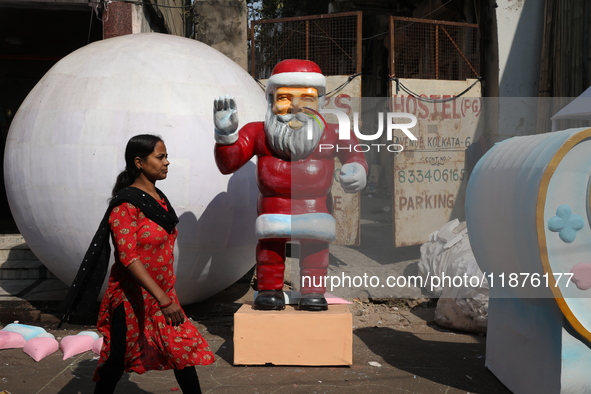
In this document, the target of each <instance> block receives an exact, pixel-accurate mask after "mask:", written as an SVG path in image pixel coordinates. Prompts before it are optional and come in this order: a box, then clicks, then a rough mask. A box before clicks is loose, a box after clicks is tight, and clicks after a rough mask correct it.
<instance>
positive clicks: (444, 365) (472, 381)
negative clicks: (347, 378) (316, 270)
mask: <svg viewBox="0 0 591 394" xmlns="http://www.w3.org/2000/svg"><path fill="white" fill-rule="evenodd" d="M354 334H355V335H356V336H357V337H359V339H361V340H362V341H363V342H364V343H365V344H366V346H367V347H368V348H369V350H371V351H372V352H373V353H374V354H376V355H378V356H380V357H381V358H382V359H383V360H384V361H385V362H386V363H388V364H390V365H391V366H393V367H395V368H397V369H400V370H403V371H406V372H409V373H411V374H413V375H415V376H416V377H422V378H424V379H427V380H430V381H433V382H436V383H440V384H443V385H446V386H450V387H454V388H456V389H458V390H462V391H467V392H476V393H510V391H508V390H507V389H506V388H505V387H504V386H503V384H502V383H501V382H499V381H498V380H496V378H494V379H491V376H492V373H491V372H490V371H489V370H488V369H486V367H485V366H484V360H485V359H484V354H485V349H486V337H474V338H475V342H474V343H462V342H458V341H459V340H460V339H456V341H454V337H453V333H450V335H451V337H450V341H449V342H447V341H440V340H439V341H438V340H431V339H423V338H421V337H419V336H417V335H416V334H414V333H410V332H405V331H399V330H395V329H393V328H390V327H367V328H360V329H357V330H355V331H354ZM426 335H432V334H426ZM462 371H470V375H466V374H465V373H464V372H462Z"/></svg>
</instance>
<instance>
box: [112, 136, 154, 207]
mask: <svg viewBox="0 0 591 394" xmlns="http://www.w3.org/2000/svg"><path fill="white" fill-rule="evenodd" d="M160 141H162V138H160V137H158V136H157V135H152V134H139V135H136V136H133V137H131V138H130V139H129V141H128V142H127V146H126V147H125V170H123V171H122V172H121V173H120V174H119V175H118V176H117V181H116V182H115V187H113V192H112V193H111V196H112V197H115V195H116V194H117V192H118V191H119V190H121V189H123V188H124V187H127V186H130V185H131V184H132V183H133V182H135V180H136V179H137V177H139V176H140V173H141V171H140V170H139V169H138V168H137V167H136V166H135V158H136V157H140V158H142V159H145V158H146V157H148V156H149V155H150V154H151V153H152V152H154V149H156V144H158V142H160ZM162 142H164V141H162Z"/></svg>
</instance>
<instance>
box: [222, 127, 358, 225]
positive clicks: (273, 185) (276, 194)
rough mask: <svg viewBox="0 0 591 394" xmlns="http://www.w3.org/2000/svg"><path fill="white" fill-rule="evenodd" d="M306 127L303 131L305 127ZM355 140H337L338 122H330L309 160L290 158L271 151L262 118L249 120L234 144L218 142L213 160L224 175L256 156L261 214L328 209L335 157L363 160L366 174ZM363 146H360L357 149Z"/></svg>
mask: <svg viewBox="0 0 591 394" xmlns="http://www.w3.org/2000/svg"><path fill="white" fill-rule="evenodd" d="M302 132H305V131H302ZM356 145H357V140H356V139H355V137H354V136H353V137H352V139H351V140H339V136H338V132H337V127H336V125H332V124H328V125H327V126H326V128H325V130H324V133H323V135H322V137H321V139H320V142H319V143H318V146H317V147H316V149H315V150H314V151H313V152H312V153H311V154H310V155H309V156H308V157H307V158H305V159H303V160H299V161H293V162H292V161H287V160H284V159H281V158H279V157H277V156H276V155H274V154H273V151H272V150H271V148H270V147H269V144H268V143H267V136H266V135H265V130H264V123H263V122H252V123H248V124H247V125H245V126H244V127H242V129H240V132H239V137H238V140H237V141H236V142H235V143H233V144H231V145H222V144H219V143H217V144H216V145H215V160H216V163H217V166H218V168H219V169H220V171H221V172H222V173H223V174H231V173H233V172H235V171H237V170H238V169H240V167H242V166H243V165H244V164H246V163H247V162H248V161H249V160H250V159H251V158H252V157H253V156H255V155H256V156H258V164H257V185H258V187H259V191H260V194H259V200H258V214H259V215H263V214H291V215H294V214H295V215H299V214H307V213H330V209H329V207H330V206H331V204H332V202H331V201H328V199H327V197H328V196H329V193H330V190H331V186H332V181H333V179H334V172H335V166H334V158H335V157H338V159H339V160H340V162H341V164H347V163H359V164H361V165H362V166H363V167H364V168H365V171H366V173H367V162H366V160H365V157H364V155H363V153H361V152H357V151H356V150H355V146H356ZM358 150H359V149H358Z"/></svg>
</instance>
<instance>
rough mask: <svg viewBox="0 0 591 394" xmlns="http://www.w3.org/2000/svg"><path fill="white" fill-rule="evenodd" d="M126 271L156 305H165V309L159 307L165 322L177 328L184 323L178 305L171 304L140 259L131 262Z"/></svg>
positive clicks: (183, 317)
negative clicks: (156, 302) (154, 300)
mask: <svg viewBox="0 0 591 394" xmlns="http://www.w3.org/2000/svg"><path fill="white" fill-rule="evenodd" d="M127 269H128V270H129V272H130V273H131V275H132V276H133V277H134V278H135V280H137V281H138V283H139V284H140V285H141V286H142V287H143V288H144V289H146V291H147V292H148V293H150V294H151V295H152V297H154V298H155V299H156V301H158V305H165V307H160V309H161V310H162V313H163V314H164V317H165V318H166V321H167V322H169V323H171V324H172V325H173V326H178V325H179V324H181V323H183V322H184V321H185V316H184V314H183V310H182V308H181V307H180V305H179V304H177V303H175V302H172V300H171V299H170V297H168V295H166V293H165V292H164V290H162V288H160V286H158V284H157V283H156V282H155V281H154V279H152V277H151V276H150V274H149V273H148V271H147V270H146V267H144V265H143V264H142V262H141V261H140V259H135V260H133V261H132V262H131V263H130V264H129V265H128V266H127Z"/></svg>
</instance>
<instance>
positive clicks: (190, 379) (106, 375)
mask: <svg viewBox="0 0 591 394" xmlns="http://www.w3.org/2000/svg"><path fill="white" fill-rule="evenodd" d="M126 331H127V327H126V323H125V309H124V307H123V305H120V306H118V307H117V308H116V309H115V311H114V312H113V317H112V319H111V354H110V355H109V358H108V360H107V361H106V362H105V365H103V367H102V368H101V369H99V371H98V375H99V378H100V380H99V381H98V382H97V383H96V386H95V387H94V394H112V393H113V392H115V387H116V386H117V382H119V379H121V376H123V371H124V363H123V360H124V356H125V343H126V342H125V335H126ZM174 377H175V378H176V381H177V382H178V384H179V386H180V387H181V390H182V391H183V394H201V388H200V386H199V378H198V377H197V371H196V369H195V367H187V368H184V369H175V370H174Z"/></svg>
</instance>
